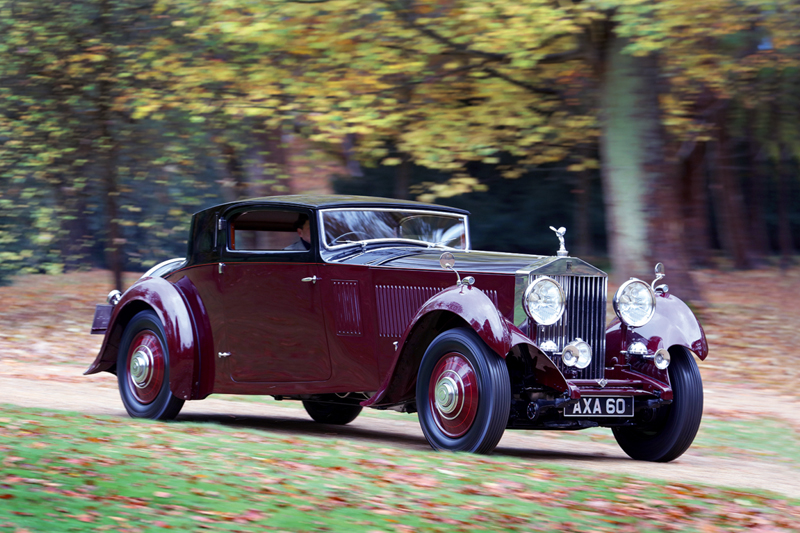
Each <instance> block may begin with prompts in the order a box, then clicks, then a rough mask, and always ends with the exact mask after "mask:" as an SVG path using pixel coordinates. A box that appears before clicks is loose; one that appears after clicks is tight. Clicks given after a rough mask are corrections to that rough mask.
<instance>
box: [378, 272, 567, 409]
mask: <svg viewBox="0 0 800 533" xmlns="http://www.w3.org/2000/svg"><path fill="white" fill-rule="evenodd" d="M464 323H466V324H467V325H469V326H470V327H471V328H472V329H473V330H475V332H476V333H477V334H478V336H480V338H481V339H482V340H483V341H484V342H485V343H486V344H487V346H489V348H491V350H492V351H494V352H495V353H496V354H497V355H499V356H500V357H502V358H504V359H505V358H506V356H507V355H508V353H509V352H510V351H511V350H512V349H513V348H514V347H515V346H518V345H520V344H525V345H527V346H529V349H530V350H531V354H532V356H536V355H541V357H537V358H536V363H537V364H536V369H537V377H539V379H540V381H542V383H543V384H545V385H547V386H550V387H553V388H555V389H556V390H560V391H571V387H570V385H569V384H568V383H567V380H566V378H564V376H563V374H561V371H560V370H558V368H557V367H556V366H555V364H553V362H552V361H551V360H550V359H549V358H548V357H547V356H546V355H545V354H544V353H543V352H541V351H540V350H539V348H537V347H536V346H535V345H534V343H533V341H531V340H530V339H529V338H528V337H527V336H525V334H524V333H522V331H520V330H519V329H518V328H517V327H516V326H514V325H513V324H512V323H511V322H509V321H508V320H506V319H505V317H503V315H502V314H501V313H500V311H498V309H497V307H495V305H494V303H493V302H492V300H491V299H490V298H489V297H488V296H486V294H485V293H484V292H483V291H481V290H480V289H477V288H475V287H471V286H461V287H459V286H454V287H450V288H448V289H445V290H443V291H441V292H439V293H438V294H436V295H435V296H433V297H432V298H431V299H429V300H428V301H427V302H425V304H424V305H423V306H422V307H421V308H420V310H419V311H417V314H416V315H415V316H414V318H413V319H412V320H411V323H410V324H409V325H408V327H407V328H406V330H405V332H404V333H403V335H402V337H401V338H400V341H398V344H397V346H398V349H397V351H396V352H395V356H394V360H393V361H392V364H391V367H390V369H391V370H390V371H389V373H388V374H387V376H386V377H385V378H384V380H383V382H382V383H381V387H380V388H379V389H378V391H377V392H376V393H375V394H374V395H373V396H372V397H371V398H370V399H369V400H366V401H365V402H362V405H364V406H372V405H381V404H386V405H392V404H396V403H401V402H403V401H408V400H409V399H411V398H413V397H414V390H415V388H416V378H417V369H418V368H419V363H420V361H421V360H422V355H423V354H424V353H425V350H426V349H427V347H428V345H429V344H430V343H431V342H432V341H433V339H434V338H435V337H436V335H438V334H439V333H441V332H442V331H444V330H445V329H449V328H450V327H456V326H458V325H463V324H464Z"/></svg>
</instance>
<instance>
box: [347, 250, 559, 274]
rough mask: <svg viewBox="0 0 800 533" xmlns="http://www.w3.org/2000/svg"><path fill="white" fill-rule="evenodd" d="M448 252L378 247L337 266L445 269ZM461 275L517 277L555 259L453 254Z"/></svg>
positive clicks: (493, 254)
mask: <svg viewBox="0 0 800 533" xmlns="http://www.w3.org/2000/svg"><path fill="white" fill-rule="evenodd" d="M443 252H444V250H440V249H415V248H406V247H397V248H378V249H373V250H367V251H366V252H364V253H358V254H355V255H353V256H350V257H345V258H342V259H339V260H337V261H336V262H337V263H344V264H357V265H369V266H373V267H378V268H401V269H409V270H441V269H442V267H441V266H440V264H439V257H440V256H441V255H442V253H443ZM452 253H453V256H454V257H455V260H456V265H455V268H456V270H458V271H459V272H492V273H497V274H515V273H516V272H517V271H518V270H522V269H526V268H528V267H531V265H534V264H541V263H544V262H549V261H551V260H553V259H555V258H554V257H548V256H541V255H522V254H508V253H499V252H482V251H469V252H463V251H455V250H454V251H452Z"/></svg>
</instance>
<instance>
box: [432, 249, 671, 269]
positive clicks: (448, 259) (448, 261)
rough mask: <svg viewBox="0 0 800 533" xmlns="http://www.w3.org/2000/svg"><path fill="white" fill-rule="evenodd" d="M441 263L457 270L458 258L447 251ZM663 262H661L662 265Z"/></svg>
mask: <svg viewBox="0 0 800 533" xmlns="http://www.w3.org/2000/svg"><path fill="white" fill-rule="evenodd" d="M439 264H440V265H441V266H442V268H443V269H445V270H455V269H454V268H453V267H454V266H456V258H455V256H453V254H452V253H450V252H445V253H443V254H442V255H440V256H439ZM660 264H661V263H659V265H660Z"/></svg>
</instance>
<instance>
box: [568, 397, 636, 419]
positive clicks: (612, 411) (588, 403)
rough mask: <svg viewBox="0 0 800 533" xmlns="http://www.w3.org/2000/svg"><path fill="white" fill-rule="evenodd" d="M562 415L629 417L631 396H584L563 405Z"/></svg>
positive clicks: (631, 402) (631, 404)
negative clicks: (575, 401) (568, 404)
mask: <svg viewBox="0 0 800 533" xmlns="http://www.w3.org/2000/svg"><path fill="white" fill-rule="evenodd" d="M564 416H579V417H581V418H585V417H587V416H597V417H601V416H603V417H608V416H618V417H631V416H633V396H623V397H614V396H585V397H583V398H581V399H580V400H578V403H576V404H573V405H570V406H568V407H565V408H564Z"/></svg>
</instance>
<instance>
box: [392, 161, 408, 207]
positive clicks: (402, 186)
mask: <svg viewBox="0 0 800 533" xmlns="http://www.w3.org/2000/svg"><path fill="white" fill-rule="evenodd" d="M400 160H401V161H400V164H399V165H397V172H396V173H395V177H394V192H393V193H392V194H393V195H394V197H395V198H399V199H401V200H407V199H408V196H409V195H408V190H409V188H410V187H411V158H410V157H409V156H408V154H400Z"/></svg>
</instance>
